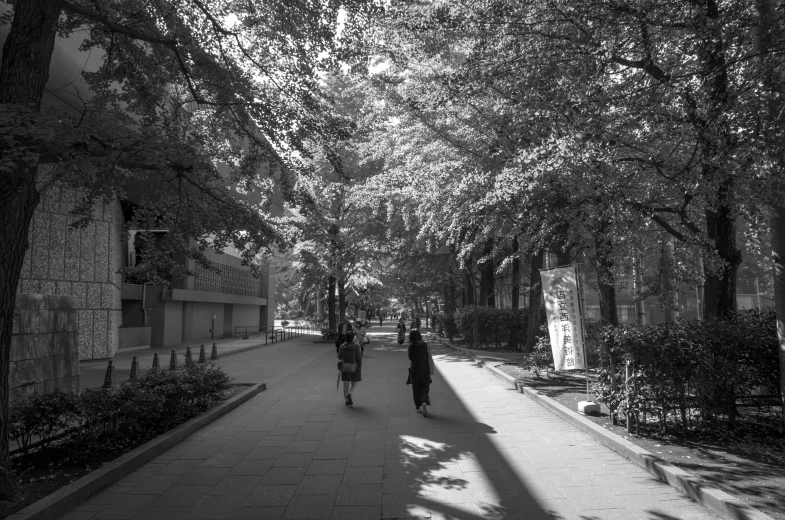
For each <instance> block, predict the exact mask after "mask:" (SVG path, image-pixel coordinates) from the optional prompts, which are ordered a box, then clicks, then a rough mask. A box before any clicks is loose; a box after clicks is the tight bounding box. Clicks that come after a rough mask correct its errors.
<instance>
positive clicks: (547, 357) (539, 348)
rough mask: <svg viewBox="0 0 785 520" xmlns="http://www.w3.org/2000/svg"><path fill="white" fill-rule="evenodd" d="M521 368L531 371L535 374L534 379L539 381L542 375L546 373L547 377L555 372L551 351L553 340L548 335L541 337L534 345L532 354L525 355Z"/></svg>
mask: <svg viewBox="0 0 785 520" xmlns="http://www.w3.org/2000/svg"><path fill="white" fill-rule="evenodd" d="M521 368H523V369H524V370H531V371H532V372H534V377H536V378H538V379H539V377H540V374H541V373H543V372H544V373H545V374H546V375H547V374H548V372H551V371H553V370H554V367H553V352H552V351H551V340H550V338H549V337H548V334H545V335H544V336H540V337H539V338H538V339H537V343H536V344H535V345H534V348H533V349H532V352H531V353H529V354H524V355H523V361H522V362H521Z"/></svg>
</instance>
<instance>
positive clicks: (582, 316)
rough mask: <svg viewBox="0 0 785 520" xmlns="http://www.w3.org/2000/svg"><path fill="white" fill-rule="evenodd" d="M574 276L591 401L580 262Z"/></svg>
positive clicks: (587, 388) (587, 392) (587, 390)
mask: <svg viewBox="0 0 785 520" xmlns="http://www.w3.org/2000/svg"><path fill="white" fill-rule="evenodd" d="M575 278H576V279H577V280H576V281H577V283H576V285H577V286H578V292H579V294H580V300H579V302H580V306H581V307H580V310H581V342H582V343H583V366H584V367H585V368H586V400H587V401H591V396H590V395H591V394H590V393H589V353H588V347H587V345H586V321H585V320H584V316H585V313H586V305H585V302H584V290H583V276H582V273H581V264H577V265H576V266H575Z"/></svg>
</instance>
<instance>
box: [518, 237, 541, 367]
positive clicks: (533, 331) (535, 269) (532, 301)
mask: <svg viewBox="0 0 785 520" xmlns="http://www.w3.org/2000/svg"><path fill="white" fill-rule="evenodd" d="M543 256H544V255H543V250H542V249H541V250H539V251H537V253H535V254H533V255H532V257H531V271H530V272H529V319H528V324H527V331H526V346H525V347H524V349H523V351H524V352H525V353H529V352H531V351H532V350H534V345H535V343H537V338H539V337H540V335H541V333H540V301H541V300H542V279H541V278H540V269H541V268H542V260H543Z"/></svg>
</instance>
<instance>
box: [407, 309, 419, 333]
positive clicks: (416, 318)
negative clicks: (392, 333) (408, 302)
mask: <svg viewBox="0 0 785 520" xmlns="http://www.w3.org/2000/svg"><path fill="white" fill-rule="evenodd" d="M409 329H410V330H420V316H419V314H417V313H416V312H415V313H413V314H412V324H411V325H410V326H409Z"/></svg>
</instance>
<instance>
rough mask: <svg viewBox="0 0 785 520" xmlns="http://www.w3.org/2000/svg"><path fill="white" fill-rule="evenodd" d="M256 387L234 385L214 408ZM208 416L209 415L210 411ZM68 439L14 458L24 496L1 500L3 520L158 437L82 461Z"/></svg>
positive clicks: (112, 447) (140, 439) (114, 447)
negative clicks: (10, 500)
mask: <svg viewBox="0 0 785 520" xmlns="http://www.w3.org/2000/svg"><path fill="white" fill-rule="evenodd" d="M252 386H253V385H250V384H232V385H231V386H230V387H229V388H227V389H226V390H224V391H223V392H222V393H221V395H220V400H218V401H216V402H215V403H213V406H212V407H211V408H210V409H212V408H215V407H216V406H220V405H221V404H222V403H224V402H226V401H228V400H229V399H231V398H233V397H235V396H237V395H238V394H240V393H242V392H244V391H245V390H248V389H249V388H250V387H252ZM204 413H209V409H208V410H207V411H206V412H204ZM189 420H191V419H186V420H184V421H183V422H182V423H180V424H183V423H185V422H188V421H189ZM176 427H177V426H175V427H174V428H176ZM174 428H173V429H174ZM169 431H171V430H169ZM165 433H167V432H163V433H162V434H161V435H163V434H165ZM66 438H67V436H66V437H64V438H62V439H60V440H58V441H55V442H53V443H52V444H51V445H50V446H49V447H47V448H46V449H44V450H42V449H33V450H31V451H30V453H29V454H28V455H27V456H24V455H22V454H21V453H17V454H16V455H14V456H12V457H11V467H12V470H13V471H14V472H15V473H16V475H17V477H18V479H19V481H20V484H21V486H22V492H23V497H22V498H21V499H20V500H18V501H16V502H7V501H0V520H1V519H3V518H6V517H7V516H8V515H11V514H13V513H16V512H17V511H20V510H22V509H24V508H25V507H27V506H29V505H30V504H33V503H35V502H36V501H38V500H40V499H41V498H43V497H45V496H47V495H49V494H51V493H54V492H56V491H58V490H59V489H61V488H63V487H64V486H67V485H69V484H71V483H73V482H75V481H76V480H78V479H80V478H82V477H84V476H85V475H87V474H89V473H91V472H92V471H94V470H96V469H99V468H101V467H102V466H104V465H106V464H107V463H110V462H112V461H114V460H115V459H117V458H118V457H120V456H122V455H124V454H126V453H128V452H130V451H131V450H133V449H134V448H137V447H138V446H141V445H142V444H144V443H146V442H148V441H150V440H151V439H153V438H155V437H154V436H153V437H145V436H140V437H137V438H136V439H134V442H129V443H126V444H122V445H116V444H115V445H109V446H107V447H106V448H105V449H102V450H100V451H96V452H91V453H89V454H87V455H86V456H83V457H80V458H79V459H74V458H73V457H72V453H71V450H70V449H69V446H68V445H67V444H66V442H65V440H66Z"/></svg>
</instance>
